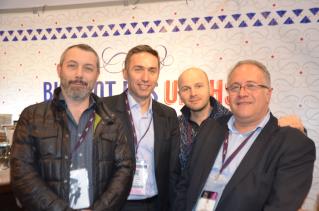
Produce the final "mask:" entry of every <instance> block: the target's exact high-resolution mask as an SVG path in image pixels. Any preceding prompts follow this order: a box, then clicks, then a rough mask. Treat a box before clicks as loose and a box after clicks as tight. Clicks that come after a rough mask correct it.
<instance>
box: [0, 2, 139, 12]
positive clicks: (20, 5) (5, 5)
mask: <svg viewBox="0 0 319 211" xmlns="http://www.w3.org/2000/svg"><path fill="white" fill-rule="evenodd" d="M133 1H134V2H136V1H137V0H1V1H0V10H11V9H25V8H38V7H47V6H65V5H79V4H92V3H104V2H108V3H111V2H113V3H115V2H123V3H130V2H133Z"/></svg>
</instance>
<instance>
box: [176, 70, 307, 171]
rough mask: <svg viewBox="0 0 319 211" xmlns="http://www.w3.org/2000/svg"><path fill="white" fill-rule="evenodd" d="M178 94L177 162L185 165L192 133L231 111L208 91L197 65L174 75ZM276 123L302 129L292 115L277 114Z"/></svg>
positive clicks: (190, 147) (191, 144)
mask: <svg viewBox="0 0 319 211" xmlns="http://www.w3.org/2000/svg"><path fill="white" fill-rule="evenodd" d="M178 88H179V91H178V94H179V96H180V98H181V100H182V102H183V103H184V104H185V106H184V107H183V108H182V109H181V112H182V115H180V116H179V117H178V120H179V127H180V133H181V145H180V154H179V158H180V164H181V169H185V167H186V165H187V161H188V159H189V156H190V154H191V151H192V148H193V145H194V144H195V142H196V135H197V134H198V132H199V131H200V129H201V128H202V127H203V124H205V122H206V121H207V120H208V119H215V120H216V119H218V118H219V117H222V116H226V115H229V114H231V112H230V111H229V110H228V109H227V108H225V107H224V106H223V105H222V104H220V103H219V102H218V101H217V100H216V99H215V98H214V97H212V96H211V95H210V83H209V80H208V77H207V74H206V73H205V71H203V70H202V69H200V68H197V67H191V68H188V69H186V70H184V71H183V72H182V73H181V75H180V76H179V78H178ZM278 124H279V125H280V126H282V127H283V126H291V127H294V128H297V129H299V130H300V131H302V132H304V130H305V129H304V127H303V124H302V122H301V120H300V119H299V118H298V117H297V116H294V115H288V116H284V117H281V118H279V121H278Z"/></svg>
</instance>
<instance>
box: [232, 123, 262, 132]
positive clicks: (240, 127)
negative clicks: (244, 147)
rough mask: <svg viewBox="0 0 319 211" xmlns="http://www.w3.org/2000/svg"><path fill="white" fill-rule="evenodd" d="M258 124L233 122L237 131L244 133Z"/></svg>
mask: <svg viewBox="0 0 319 211" xmlns="http://www.w3.org/2000/svg"><path fill="white" fill-rule="evenodd" d="M257 125H258V124H245V123H239V122H237V121H236V122H235V128H236V129H237V130H238V132H239V133H246V132H249V131H251V130H253V129H255V128H256V127H257Z"/></svg>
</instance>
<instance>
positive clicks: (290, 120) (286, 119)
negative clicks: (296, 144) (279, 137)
mask: <svg viewBox="0 0 319 211" xmlns="http://www.w3.org/2000/svg"><path fill="white" fill-rule="evenodd" d="M278 125H279V126H280V127H285V126H290V127H293V128H296V129H298V130H300V131H301V132H302V133H305V128H304V126H303V124H302V122H301V120H300V118H299V117H298V116H296V115H288V116H283V117H281V118H279V119H278Z"/></svg>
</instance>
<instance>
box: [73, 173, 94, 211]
mask: <svg viewBox="0 0 319 211" xmlns="http://www.w3.org/2000/svg"><path fill="white" fill-rule="evenodd" d="M69 185H70V193H69V201H70V207H71V208H73V209H82V208H86V207H89V206H90V199H89V178H88V171H87V170H86V169H84V168H83V169H76V170H72V171H70V184H69Z"/></svg>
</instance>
